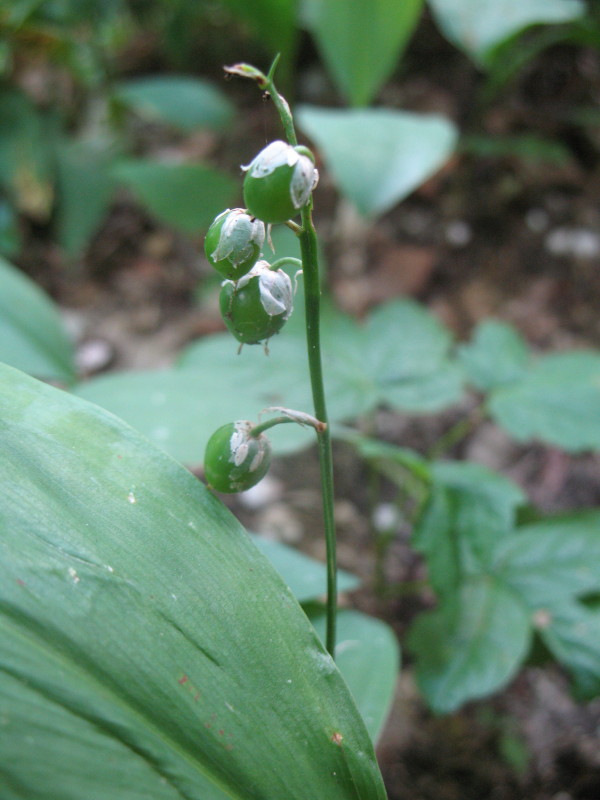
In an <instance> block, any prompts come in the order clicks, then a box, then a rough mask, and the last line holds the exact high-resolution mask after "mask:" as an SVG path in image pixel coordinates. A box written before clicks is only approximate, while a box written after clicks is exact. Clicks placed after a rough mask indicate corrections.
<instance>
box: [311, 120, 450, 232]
mask: <svg viewBox="0 0 600 800" xmlns="http://www.w3.org/2000/svg"><path fill="white" fill-rule="evenodd" d="M296 117H297V120H298V124H299V125H300V127H301V128H302V129H303V130H304V131H305V132H306V133H307V134H308V136H310V138H311V139H312V140H313V141H314V143H315V145H316V146H317V148H318V149H319V151H320V153H321V155H322V157H323V160H324V162H325V165H326V167H327V169H328V170H329V171H330V172H331V174H332V176H333V179H334V180H335V182H336V183H337V185H338V188H339V190H340V192H341V193H342V194H343V195H344V196H345V197H346V198H347V199H348V200H350V201H351V202H352V203H353V204H354V205H355V206H356V208H357V209H358V211H359V212H360V214H362V215H363V216H365V217H377V216H380V215H381V214H383V213H385V212H386V211H388V210H389V209H390V208H392V207H393V206H394V205H396V203H399V202H400V201H401V200H403V199H404V198H405V197H407V196H408V195H409V194H410V193H411V192H412V191H414V190H415V189H416V188H418V187H419V186H421V184H423V183H424V182H425V181H426V180H427V179H428V178H430V177H431V176H432V175H433V174H434V173H435V172H437V170H439V169H440V168H441V167H442V166H443V165H444V164H445V163H446V161H447V160H448V159H449V158H450V156H451V155H452V152H453V151H454V148H455V145H456V141H457V132H456V129H455V127H454V125H453V124H452V122H450V120H448V119H446V118H445V117H442V116H439V115H436V114H416V113H413V112H409V111H392V110H389V109H383V108H374V109H364V110H344V109H325V108H316V107H313V106H300V107H299V108H298V109H297V111H296ZM317 191H318V190H317Z"/></svg>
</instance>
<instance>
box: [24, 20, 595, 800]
mask: <svg viewBox="0 0 600 800" xmlns="http://www.w3.org/2000/svg"><path fill="white" fill-rule="evenodd" d="M424 66H426V67H427V68H426V69H425V68H424ZM303 70H304V71H303V73H302V79H301V80H300V82H299V83H300V98H299V99H302V100H309V101H311V102H321V103H328V102H331V98H330V97H329V91H330V90H329V87H328V86H327V83H326V81H325V80H324V79H323V77H322V76H321V74H320V73H319V72H318V71H317V70H316V68H315V66H314V64H313V62H312V61H311V59H310V53H309V54H308V55H307V56H306V63H305V65H304V67H303ZM231 86H232V87H233V88H232V92H233V93H237V94H238V95H239V102H240V104H242V105H245V106H246V108H247V113H246V117H245V119H246V123H247V127H246V128H245V130H244V131H243V132H242V131H235V132H232V134H231V136H230V139H229V140H228V141H227V142H226V143H223V142H218V141H214V142H213V143H212V144H211V143H209V145H208V147H209V152H210V153H211V155H212V156H213V157H214V158H215V159H217V160H222V161H223V162H225V163H239V162H240V161H241V160H243V158H242V157H241V156H240V155H239V154H240V153H241V152H242V151H244V153H245V152H247V149H248V147H247V137H249V136H250V137H253V138H254V139H255V140H256V143H257V149H258V148H259V147H260V146H262V144H263V143H264V140H265V137H267V136H271V135H272V134H274V135H278V134H277V131H276V129H275V126H274V122H273V117H272V116H271V113H270V111H269V110H268V109H265V108H262V107H261V104H257V103H256V96H255V93H254V91H252V93H251V92H248V93H245V89H242V88H240V87H239V86H236V87H234V85H233V84H231ZM457 86H460V87H462V92H461V94H460V95H458V94H457V92H456V87H457ZM477 86H478V78H477V74H476V73H475V71H474V70H473V68H472V67H470V66H469V65H468V63H467V62H466V60H465V59H464V58H462V57H461V56H460V55H459V54H457V53H456V52H455V51H453V50H452V49H451V48H450V47H449V46H447V45H446V44H445V43H444V42H442V41H441V40H440V39H439V38H438V37H437V36H436V34H435V33H434V32H433V31H432V30H430V29H426V30H425V31H424V32H423V33H422V34H421V35H419V36H418V37H417V40H416V43H415V46H414V48H412V50H411V54H410V58H409V63H408V65H407V68H406V71H405V73H404V74H402V75H400V74H399V75H398V76H397V80H396V81H394V82H392V83H391V84H390V86H389V87H388V88H387V89H386V91H385V92H384V94H383V96H382V98H381V99H382V102H384V103H386V104H388V105H391V106H394V107H403V108H413V109H416V110H420V111H427V110H436V111H440V110H441V111H444V112H446V113H449V114H450V115H451V116H452V117H453V118H454V119H456V120H457V121H458V122H459V123H460V124H461V125H462V127H463V129H471V130H477V131H479V132H480V133H481V132H485V133H491V134H502V133H506V134H516V133H520V132H523V131H528V130H534V131H535V132H536V134H537V135H540V136H547V137H552V138H553V139H555V140H557V141H559V142H560V143H561V144H562V145H563V147H564V148H565V149H566V151H567V154H568V157H567V158H566V159H564V160H560V159H559V160H558V161H556V160H552V159H550V161H549V160H548V159H541V160H540V159H539V158H533V159H532V158H529V159H525V160H524V159H522V158H516V157H514V156H503V157H489V158H485V157H481V156H473V155H469V154H463V155H461V156H457V157H456V158H455V159H454V161H453V162H452V163H451V164H450V165H448V167H447V168H446V169H445V170H444V171H443V172H442V174H440V175H438V176H436V177H435V178H434V179H432V180H431V181H429V182H428V184H426V185H425V186H424V187H422V188H421V189H420V190H419V191H418V192H416V193H415V194H414V195H413V196H412V197H411V198H410V199H409V200H407V201H405V202H404V203H402V204H401V205H400V206H398V207H397V208H396V209H394V210H393V211H391V212H390V213H389V214H387V215H385V216H384V217H383V218H382V219H381V220H380V221H378V222H377V223H376V224H374V225H372V226H370V227H366V226H365V225H364V224H363V223H362V222H361V221H360V220H358V219H357V218H356V216H355V215H354V213H353V212H352V210H351V209H350V208H349V207H348V206H347V205H345V204H344V203H340V202H338V200H337V196H336V195H335V193H334V191H333V189H332V187H331V186H330V185H329V184H328V181H327V180H326V179H325V180H324V181H323V184H322V186H321V187H320V189H319V194H318V196H317V222H318V224H319V229H320V231H321V233H322V235H323V239H324V244H325V247H326V251H327V255H328V263H329V266H330V274H329V282H330V287H331V290H332V293H333V295H334V296H335V298H336V300H337V302H338V303H339V304H340V306H342V307H343V308H344V309H345V310H347V311H349V312H351V313H354V314H357V315H362V314H364V313H365V312H366V311H367V310H368V308H369V307H371V306H373V305H376V304H377V303H378V302H381V301H382V300H383V299H388V298H390V297H393V296H402V295H410V296H413V297H415V298H417V299H419V300H421V301H422V302H424V303H426V304H427V305H428V306H429V307H430V309H431V310H433V311H434V312H435V313H437V314H438V315H439V316H440V318H442V319H443V320H444V322H445V323H446V324H448V325H449V326H450V327H451V328H452V330H453V331H454V332H455V333H456V335H457V336H458V337H466V336H467V335H468V334H469V332H470V330H471V329H472V327H473V325H474V324H475V323H476V322H477V321H479V320H481V319H483V318H486V317H488V316H490V315H495V316H498V317H500V318H503V319H506V320H508V321H510V322H512V323H514V324H515V325H516V326H517V327H518V328H519V329H520V331H521V332H522V333H523V335H524V336H525V337H526V338H527V340H528V341H529V342H530V343H531V344H532V345H533V346H534V347H535V348H537V349H539V350H543V351H545V350H556V349H564V348H571V347H579V346H594V347H599V346H600V315H598V301H599V299H600V208H599V206H598V193H599V191H598V186H599V177H600V175H599V163H600V155H599V154H600V137H599V136H598V132H597V131H595V130H593V129H591V128H580V127H575V126H574V125H573V124H572V123H571V122H569V113H570V112H571V111H572V110H573V109H574V108H577V107H580V106H586V105H589V104H590V103H593V102H594V101H596V102H597V98H598V96H600V54H599V53H598V52H594V51H593V50H589V51H583V50H579V51H577V52H575V51H573V50H570V49H568V48H554V49H553V50H552V51H548V52H547V53H546V54H545V55H544V56H543V57H542V58H541V59H540V60H538V61H537V62H536V64H535V65H534V66H532V67H530V68H527V69H525V71H524V73H523V74H522V75H521V77H520V79H519V81H518V82H517V83H516V84H515V85H513V86H512V87H510V90H509V91H508V92H506V93H505V94H504V95H503V96H502V98H501V102H500V101H499V102H497V103H494V104H492V105H491V106H489V107H488V108H486V109H480V110H477V108H476V107H475V101H476V94H477V93H476V89H477ZM211 148H212V149H211ZM200 244H201V243H200V242H195V243H193V242H190V241H189V240H185V239H183V238H181V237H179V236H177V235H175V234H173V233H171V232H169V231H166V230H164V229H162V228H160V227H158V226H156V225H155V224H154V223H153V222H152V221H151V220H150V219H148V218H147V217H146V216H145V215H144V214H143V213H142V212H140V211H139V210H136V209H134V208H132V207H131V206H130V205H129V204H128V203H127V202H125V201H123V202H122V203H120V204H116V205H115V207H114V208H113V211H112V213H111V216H110V218H109V219H108V220H107V222H106V224H105V225H104V227H103V229H102V230H101V231H100V232H99V234H98V235H97V237H96V238H95V240H94V242H93V243H92V245H91V246H90V248H89V251H88V254H87V257H86V260H85V264H84V265H83V268H82V269H80V270H78V271H76V272H75V273H73V272H71V273H69V272H67V271H66V270H65V269H64V268H63V266H62V264H61V262H60V257H59V255H58V254H57V253H56V252H55V251H54V250H53V249H52V247H51V246H49V245H48V243H47V240H46V239H45V234H44V232H43V231H32V236H31V240H30V243H29V246H28V249H27V251H26V252H25V254H24V255H23V257H22V259H21V260H20V263H21V265H22V266H23V267H24V268H25V269H26V270H28V271H29V272H31V273H32V274H34V275H35V276H36V277H37V278H38V279H39V280H40V282H41V283H42V284H43V285H45V287H46V288H47V289H49V291H51V293H52V294H53V295H54V296H55V297H56V298H57V299H58V301H59V302H60V303H61V305H62V306H63V308H64V309H65V315H66V319H67V321H68V322H69V324H70V325H71V327H72V330H73V332H74V335H75V336H76V338H77V339H78V341H79V342H80V351H79V356H80V363H81V368H82V371H83V372H84V373H85V372H88V373H93V372H95V371H97V370H99V369H107V368H113V367H115V368H116V367H118V368H141V367H158V366H162V365H164V364H166V363H169V362H170V361H171V360H172V358H173V356H174V354H175V353H176V352H177V351H178V350H179V349H180V348H181V347H182V346H183V345H184V344H185V343H186V342H188V341H190V340H191V339H193V338H195V337H197V336H201V335H204V334H208V333H212V332H214V331H216V330H221V322H220V318H219V315H218V311H217V308H216V303H215V292H214V284H213V288H212V289H211V285H210V283H209V282H208V281H209V269H208V266H207V264H206V263H205V261H204V258H203V256H202V253H201V246H200ZM40 265H42V267H41V268H40ZM49 267H50V269H49ZM199 286H200V287H201V288H202V292H201V294H200V295H199V294H198V287H199ZM198 297H200V301H198ZM451 423H452V413H448V414H444V415H437V416H431V417H427V418H425V419H408V418H404V417H401V416H398V415H395V414H391V413H388V412H383V411H382V412H381V414H380V415H379V417H378V420H377V424H378V426H379V431H380V434H381V436H383V437H384V438H388V439H389V440H391V441H397V442H402V443H403V444H408V445H410V446H412V447H415V448H416V449H418V450H421V451H425V450H427V449H428V448H429V446H430V445H431V444H432V443H433V442H434V441H435V440H436V438H437V437H438V436H439V435H440V433H442V432H443V431H444V430H446V429H447V428H448V427H449V426H450V425H451ZM453 455H456V456H464V457H467V458H471V459H474V460H477V461H479V462H481V463H484V464H486V465H488V466H491V467H493V468H495V469H500V470H502V471H503V472H504V473H505V474H507V475H508V476H510V477H511V478H513V479H514V480H516V481H517V482H518V483H519V484H520V485H521V486H522V487H523V488H524V489H525V491H526V492H527V493H528V495H529V497H530V498H531V499H532V501H534V502H535V503H536V504H537V505H538V506H540V507H541V508H542V509H543V510H545V511H557V510H562V509H570V508H578V507H585V506H593V505H600V479H599V475H600V471H599V467H600V461H599V459H598V458H597V457H596V456H593V455H584V456H581V457H568V456H565V455H564V454H562V453H559V452H558V451H556V450H554V449H552V448H549V447H543V446H534V447H528V448H524V447H520V446H516V445H515V444H514V443H512V442H511V441H509V440H508V439H507V438H506V437H505V436H504V435H503V434H502V433H501V432H499V431H498V430H497V429H496V428H494V427H493V426H491V425H490V424H488V423H485V422H484V423H482V424H481V425H479V426H478V427H477V428H476V429H475V430H474V431H473V432H472V434H471V435H470V436H469V437H468V438H467V439H466V440H465V441H464V442H463V443H462V444H461V445H460V447H459V448H458V449H457V451H456V452H455V453H453ZM336 456H337V464H338V481H337V516H338V524H339V528H340V546H339V549H340V562H341V566H343V567H345V568H347V569H350V570H353V571H356V572H357V573H358V574H360V575H361V576H362V577H363V579H364V581H365V588H363V589H362V590H360V591H359V592H358V593H356V595H355V596H353V598H352V599H351V600H349V602H352V603H354V604H355V605H357V606H358V607H360V608H362V609H364V610H367V611H369V612H372V613H375V614H377V615H379V616H381V617H382V618H384V619H386V620H387V621H388V622H389V623H390V624H391V625H392V626H393V627H394V628H395V629H396V630H397V631H398V633H399V635H400V636H402V634H403V633H404V631H405V630H406V628H407V626H408V624H409V623H410V621H411V620H412V618H413V617H414V615H415V613H417V612H418V611H419V610H420V609H421V608H423V607H424V604H425V603H426V602H427V601H428V598H427V597H422V596H420V595H418V594H417V595H408V594H402V593H397V595H396V596H392V597H390V596H389V594H388V595H386V596H384V595H383V594H381V593H379V594H378V593H377V592H376V591H375V586H376V579H377V571H376V563H375V554H374V547H373V537H372V533H371V523H370V515H371V510H370V508H369V500H368V496H367V489H366V485H367V476H366V474H365V469H364V466H363V465H361V463H359V462H358V461H357V460H356V458H355V457H354V455H353V454H352V453H350V452H349V451H348V450H347V449H345V448H343V447H338V448H337V450H336ZM299 476H300V477H301V479H302V481H301V483H300V482H299ZM317 485H318V484H317V480H316V464H315V455H314V453H313V452H311V451H309V452H308V453H305V454H304V455H302V456H301V462H300V463H299V462H298V457H295V460H294V464H293V466H292V465H291V464H290V463H289V462H286V461H279V462H278V463H277V465H276V467H275V470H274V477H273V478H271V479H269V481H268V482H266V485H265V487H264V488H265V489H266V490H267V491H266V494H264V495H263V499H262V500H260V499H259V500H257V501H256V503H257V505H256V506H254V507H249V506H248V505H247V503H246V504H245V505H244V503H242V502H241V501H232V505H233V507H234V510H235V511H236V513H238V514H239V515H240V517H241V518H242V519H243V521H244V522H246V523H247V524H248V526H249V527H251V528H253V529H254V530H260V531H263V532H266V533H268V534H270V535H272V536H276V537H278V538H281V539H283V540H285V541H288V542H292V543H294V544H297V545H298V546H299V547H301V548H303V549H305V550H307V551H308V552H311V553H312V554H313V555H316V556H318V557H322V556H323V544H322V542H321V538H320V536H319V534H318V531H319V529H320V517H319V511H318V508H319V497H318V489H317ZM382 498H383V499H384V500H385V499H386V487H385V486H384V487H383V494H382ZM382 569H383V570H384V574H385V577H386V580H387V582H388V584H389V585H390V586H393V587H397V586H398V584H402V583H403V582H407V581H414V580H415V579H418V578H419V577H422V576H423V566H422V564H421V562H420V561H419V559H418V558H417V557H416V556H415V554H414V553H413V552H412V551H411V550H410V548H409V546H408V537H407V531H404V530H399V532H398V537H397V539H396V541H395V542H394V544H393V546H392V548H391V550H390V553H389V556H388V558H387V560H386V563H385V565H384V566H383V567H382ZM599 731H600V702H596V703H591V704H589V705H587V706H578V705H577V704H575V703H574V702H573V701H572V700H571V699H570V697H569V694H568V690H567V686H566V682H565V680H564V678H563V676H562V675H561V674H560V673H559V672H558V671H554V670H545V671H543V670H539V669H534V668H530V669H527V670H526V671H525V672H524V673H523V674H522V675H520V676H519V677H518V679H517V680H516V681H515V682H514V684H513V685H512V686H511V687H509V689H508V690H507V691H505V692H504V693H502V695H500V696H499V697H496V698H494V699H493V700H491V701H488V702H483V703H477V704H472V705H471V706H469V707H468V708H466V709H465V710H463V711H462V712H460V713H458V714H455V715H451V716H449V717H444V718H434V717H432V716H431V715H430V714H429V713H428V712H427V711H426V710H425V709H424V707H423V705H422V703H421V701H420V700H419V698H418V696H417V693H416V690H415V686H414V682H413V680H412V672H411V666H410V663H408V664H407V666H406V669H405V670H404V671H403V677H402V679H401V681H400V682H399V687H398V699H397V703H396V705H395V708H394V710H393V713H392V717H391V720H390V723H389V725H388V728H387V731H386V734H385V736H384V739H383V741H382V743H381V747H380V756H381V762H382V766H383V769H384V773H385V776H386V781H387V783H388V787H389V792H390V798H391V800H405V799H406V800H409V798H410V800H429V799H430V798H431V800H433V798H435V799H436V800H454V799H455V798H456V800H458V799H459V798H460V800H470V799H471V798H473V800H482V799H483V798H490V799H493V800H520V799H521V798H528V800H596V798H598V797H600V741H599V739H598V733H599Z"/></svg>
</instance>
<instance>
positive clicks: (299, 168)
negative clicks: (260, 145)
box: [243, 141, 319, 223]
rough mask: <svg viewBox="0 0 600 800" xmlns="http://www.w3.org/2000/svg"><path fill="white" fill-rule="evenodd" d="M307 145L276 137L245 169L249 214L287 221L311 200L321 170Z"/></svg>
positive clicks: (271, 220)
mask: <svg viewBox="0 0 600 800" xmlns="http://www.w3.org/2000/svg"><path fill="white" fill-rule="evenodd" d="M307 153H310V151H309V150H307V148H306V147H292V145H290V144H286V143H285V142H281V141H276V142H271V144H269V145H267V146H266V147H265V148H264V150H261V151H260V153H259V154H258V155H257V156H256V158H255V159H254V160H253V161H252V162H251V163H250V164H249V165H248V166H247V167H244V168H243V169H245V170H246V177H245V178H244V202H245V203H246V206H247V208H248V211H249V212H250V214H252V215H253V216H255V217H258V219H262V220H263V222H266V223H278V222H286V221H287V220H288V219H291V218H292V217H295V216H296V215H297V214H298V213H299V212H300V210H301V209H302V208H304V206H305V205H306V204H307V203H308V201H309V199H310V194H311V192H312V190H313V189H314V188H315V186H316V185H317V181H318V179H319V173H318V172H317V170H316V169H315V165H314V159H312V157H311V156H309V155H307Z"/></svg>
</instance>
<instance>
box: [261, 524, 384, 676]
mask: <svg viewBox="0 0 600 800" xmlns="http://www.w3.org/2000/svg"><path fill="white" fill-rule="evenodd" d="M252 541H253V542H254V544H255V545H256V547H257V548H258V549H259V550H260V552H261V553H262V554H263V555H264V556H266V557H267V558H268V559H269V561H270V562H271V564H272V565H273V566H274V567H275V569H276V570H277V572H278V573H279V574H280V575H281V577H282V578H283V580H284V581H285V583H286V584H287V586H288V587H289V588H290V589H291V591H292V593H293V595H294V597H295V598H296V600H298V602H299V603H306V602H307V601H308V600H315V599H316V598H318V597H322V596H323V595H324V594H325V592H326V586H327V568H326V567H325V565H324V564H321V562H320V561H315V559H314V558H310V557H309V556H306V555H304V553H300V552H299V551H298V550H294V549H293V548H292V547H288V545H285V544H282V543H281V542H276V541H272V540H271V539H266V538H265V537H263V536H253V537H252ZM337 583H338V591H339V592H349V591H352V589H356V588H358V586H360V581H359V579H358V578H357V577H356V576H355V575H351V574H350V573H349V572H345V571H344V570H338V581H337ZM321 638H323V637H321ZM323 641H324V639H323ZM378 674H379V670H378Z"/></svg>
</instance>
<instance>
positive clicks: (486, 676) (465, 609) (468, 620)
mask: <svg viewBox="0 0 600 800" xmlns="http://www.w3.org/2000/svg"><path fill="white" fill-rule="evenodd" d="M529 643H530V622H529V614H528V610H527V607H526V606H525V605H524V604H523V603H522V602H521V601H520V600H519V598H518V597H516V596H515V595H514V593H513V592H512V591H511V590H510V589H509V588H507V587H506V586H505V585H504V584H503V583H502V582H500V581H498V580H496V579H494V578H493V577H491V576H485V575H484V576H479V577H473V578H471V579H469V580H468V581H466V582H464V583H463V584H462V585H461V586H460V589H459V591H457V592H456V593H454V594H453V595H452V596H451V597H450V598H449V599H448V600H447V601H446V602H444V603H443V604H442V605H441V606H440V607H439V608H438V609H436V610H434V611H429V612H426V613H425V614H421V616H419V617H417V619H416V621H415V622H414V624H413V626H412V628H411V630H410V634H409V638H408V646H409V647H410V649H411V650H412V651H413V652H414V653H415V655H416V656H417V664H416V676H417V683H418V685H419V688H420V689H421V691H422V692H423V694H424V695H425V697H426V699H427V701H428V703H429V705H430V706H431V708H432V709H433V710H434V711H437V712H439V713H448V712H451V711H454V710H455V709H457V708H458V707H459V706H461V705H462V704H463V703H464V702H466V701H467V700H473V699H477V698H479V697H484V696H485V695H487V694H490V693H491V692H494V691H497V690H498V689H500V688H501V687H502V686H505V685H506V683H508V681H509V680H510V679H511V678H512V677H513V676H514V675H515V673H516V671H517V669H518V668H519V666H520V665H521V662H522V660H523V659H524V657H525V655H526V654H527V651H528V649H529Z"/></svg>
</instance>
